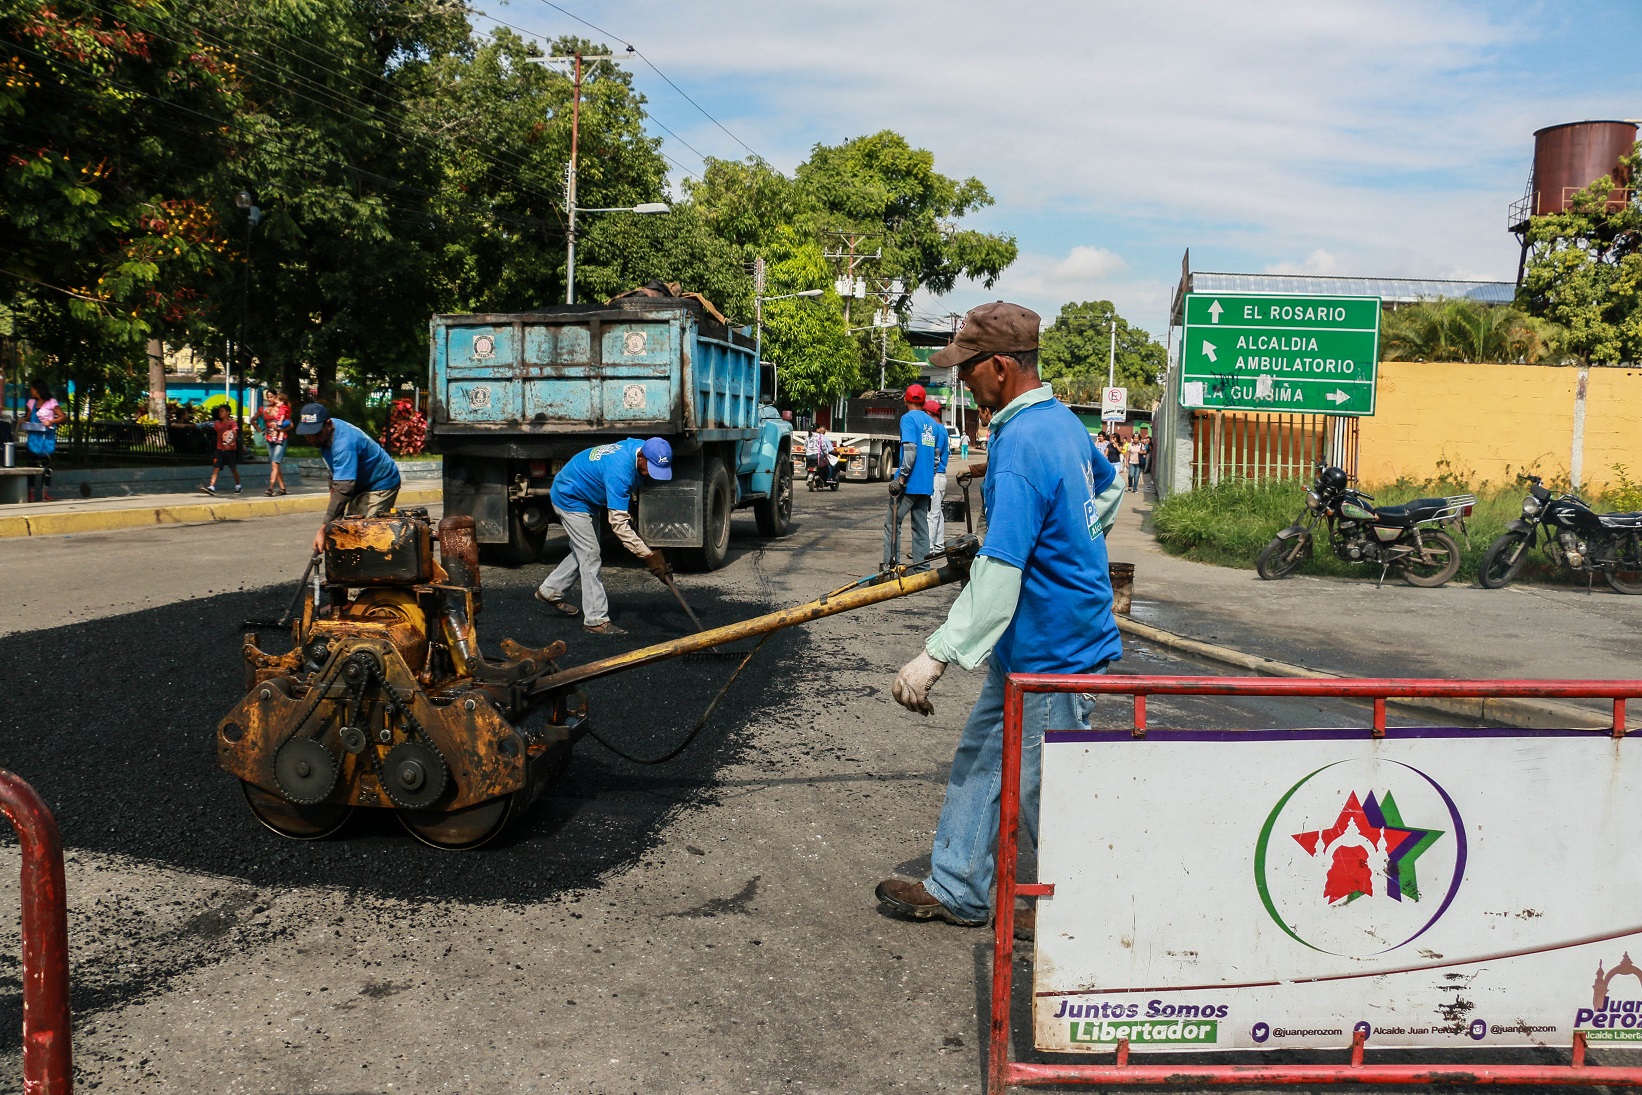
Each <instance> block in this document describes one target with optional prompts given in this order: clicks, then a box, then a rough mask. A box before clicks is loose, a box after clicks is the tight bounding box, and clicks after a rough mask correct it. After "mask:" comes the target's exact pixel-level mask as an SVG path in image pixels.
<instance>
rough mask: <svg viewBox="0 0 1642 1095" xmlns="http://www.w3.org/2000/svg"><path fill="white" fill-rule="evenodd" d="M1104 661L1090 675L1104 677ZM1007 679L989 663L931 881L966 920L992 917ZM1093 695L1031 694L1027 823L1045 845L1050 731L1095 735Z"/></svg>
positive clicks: (950, 791) (956, 762)
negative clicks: (1046, 736) (1042, 810)
mask: <svg viewBox="0 0 1642 1095" xmlns="http://www.w3.org/2000/svg"><path fill="white" fill-rule="evenodd" d="M1105 671H1106V664H1105V663H1104V662H1103V663H1101V664H1100V665H1098V666H1096V667H1095V668H1094V669H1092V670H1090V672H1092V673H1104V672H1105ZM1006 676H1007V675H1006V674H1005V673H1004V671H1003V670H1001V669H999V668H998V665H997V663H996V662H992V663H990V664H989V666H988V668H987V671H986V683H985V684H983V685H982V686H981V695H980V698H979V699H977V700H976V701H975V706H974V708H973V709H972V710H971V711H970V712H969V721H968V722H966V723H965V724H964V732H963V735H962V736H961V737H960V738H959V739H958V752H957V755H956V756H954V757H953V758H952V775H951V776H950V777H948V779H947V784H946V802H945V803H944V804H943V805H942V806H941V820H940V822H939V823H938V824H937V825H936V826H935V851H934V853H933V854H932V855H931V856H930V875H929V879H928V881H926V882H925V883H924V889H926V890H928V891H929V893H930V894H931V896H933V897H934V898H935V899H936V900H937V901H939V902H940V903H941V904H943V905H945V906H946V907H947V908H948V909H951V910H952V911H953V912H954V913H956V914H958V915H959V916H961V917H963V918H964V919H966V920H985V919H986V917H987V914H988V913H989V912H991V904H990V902H989V900H988V896H987V891H988V890H990V889H991V887H992V878H993V875H994V873H995V872H996V870H997V864H996V862H995V860H996V855H997V849H998V803H999V800H1000V799H1001V798H1002V794H1003V691H1004V683H1005V679H1006ZM1094 710H1095V700H1094V697H1093V696H1089V695H1085V694H1083V693H1080V692H1050V693H1028V694H1027V695H1026V713H1025V714H1026V717H1025V718H1024V719H1023V720H1022V722H1021V812H1020V823H1021V827H1022V828H1023V829H1025V831H1026V836H1027V839H1028V840H1029V841H1031V843H1032V844H1033V845H1034V846H1035V845H1036V844H1037V842H1038V788H1039V781H1040V779H1041V777H1042V767H1041V765H1042V760H1043V732H1044V731H1045V730H1050V729H1052V730H1087V729H1089V716H1090V715H1092V714H1093V713H1094Z"/></svg>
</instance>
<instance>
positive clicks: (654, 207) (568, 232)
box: [564, 167, 673, 304]
mask: <svg viewBox="0 0 1642 1095" xmlns="http://www.w3.org/2000/svg"><path fill="white" fill-rule="evenodd" d="M565 193H566V196H567V198H568V202H567V204H568V205H569V207H570V225H569V227H568V228H566V229H565V260H564V302H565V303H566V304H574V303H576V214H577V213H671V212H672V211H673V207H672V206H670V205H668V204H667V203H666V202H641V203H640V204H638V205H611V206H601V207H598V208H594V209H578V208H577V207H576V169H575V168H574V167H572V168H571V169H570V172H569V185H568V186H567V187H566V188H565Z"/></svg>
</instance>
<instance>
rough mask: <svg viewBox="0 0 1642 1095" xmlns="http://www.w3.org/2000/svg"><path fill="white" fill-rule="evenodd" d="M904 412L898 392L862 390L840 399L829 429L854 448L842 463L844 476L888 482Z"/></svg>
mask: <svg viewBox="0 0 1642 1095" xmlns="http://www.w3.org/2000/svg"><path fill="white" fill-rule="evenodd" d="M904 413H906V406H905V405H904V402H903V395H902V393H901V392H864V393H862V394H861V395H859V396H856V397H855V398H854V399H847V400H845V401H844V413H843V416H842V417H840V418H839V419H838V420H837V421H836V422H835V423H834V424H833V429H832V433H833V441H834V442H835V443H836V444H838V445H839V446H841V447H843V446H847V447H849V448H852V449H855V450H856V451H855V452H854V453H853V454H852V455H851V456H850V458H849V462H848V463H847V464H845V466H844V478H845V479H850V480H855V481H866V482H883V483H887V482H889V478H890V476H891V475H894V474H895V469H896V468H897V467H898V466H899V460H900V449H901V415H902V414H904Z"/></svg>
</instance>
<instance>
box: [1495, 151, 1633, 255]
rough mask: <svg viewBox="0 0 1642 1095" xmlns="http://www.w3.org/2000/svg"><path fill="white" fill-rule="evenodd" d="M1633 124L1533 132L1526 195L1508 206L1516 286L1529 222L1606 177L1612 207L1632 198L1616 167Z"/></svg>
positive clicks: (1563, 206) (1559, 207) (1624, 177)
mask: <svg viewBox="0 0 1642 1095" xmlns="http://www.w3.org/2000/svg"><path fill="white" fill-rule="evenodd" d="M1636 132H1637V123H1635V122H1590V121H1587V122H1565V123H1564V124H1562V125H1552V126H1546V127H1545V128H1544V129H1537V130H1535V131H1534V170H1533V174H1531V175H1529V176H1528V190H1527V193H1525V194H1523V196H1522V197H1521V198H1520V199H1518V200H1517V201H1515V202H1513V203H1512V204H1511V214H1510V224H1511V231H1512V232H1514V233H1515V234H1516V235H1517V236H1518V237H1519V238H1520V239H1521V240H1522V258H1521V260H1520V261H1519V262H1518V263H1517V285H1518V286H1520V285H1521V284H1522V274H1523V271H1524V269H1525V267H1526V264H1527V262H1528V221H1529V219H1530V218H1532V217H1541V216H1544V215H1546V214H1548V213H1561V212H1563V211H1564V210H1566V209H1567V208H1568V203H1569V202H1570V201H1571V200H1572V198H1573V196H1574V194H1576V193H1578V192H1579V191H1581V190H1583V189H1585V188H1586V187H1587V186H1589V185H1591V183H1593V182H1595V181H1596V180H1597V179H1600V178H1601V177H1602V176H1604V175H1612V176H1614V183H1615V188H1614V191H1613V192H1612V193H1611V194H1610V195H1609V196H1608V201H1609V203H1610V205H1613V206H1617V205H1621V204H1623V203H1624V202H1625V201H1626V200H1628V199H1629V197H1630V190H1629V189H1628V188H1629V187H1630V185H1631V182H1632V180H1631V179H1630V178H1629V176H1628V175H1627V174H1626V172H1625V171H1624V169H1623V168H1621V167H1620V165H1619V161H1620V160H1621V159H1623V158H1624V157H1626V156H1628V155H1630V151H1631V148H1632V146H1634V145H1635V144H1636Z"/></svg>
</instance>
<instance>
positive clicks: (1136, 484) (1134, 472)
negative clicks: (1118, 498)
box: [1129, 464, 1140, 490]
mask: <svg viewBox="0 0 1642 1095" xmlns="http://www.w3.org/2000/svg"><path fill="white" fill-rule="evenodd" d="M1129 489H1130V490H1139V489H1140V465H1139V464H1130V465H1129Z"/></svg>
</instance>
